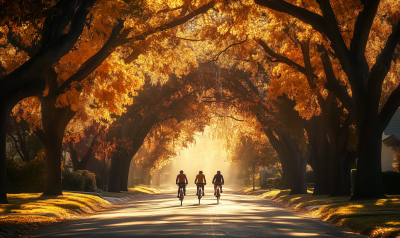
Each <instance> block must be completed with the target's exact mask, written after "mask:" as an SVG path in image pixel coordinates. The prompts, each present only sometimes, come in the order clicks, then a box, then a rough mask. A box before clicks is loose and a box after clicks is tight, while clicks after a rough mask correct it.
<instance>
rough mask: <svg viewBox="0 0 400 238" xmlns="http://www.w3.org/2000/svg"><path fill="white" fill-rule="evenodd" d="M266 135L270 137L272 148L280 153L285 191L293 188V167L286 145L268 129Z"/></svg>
mask: <svg viewBox="0 0 400 238" xmlns="http://www.w3.org/2000/svg"><path fill="white" fill-rule="evenodd" d="M264 132H265V135H266V136H267V137H268V140H269V142H270V143H271V145H272V147H273V148H274V150H275V151H276V153H278V156H279V160H280V162H281V165H282V170H283V175H282V179H283V181H284V189H291V188H292V165H291V162H290V159H289V153H288V150H287V148H286V146H285V144H284V143H283V142H282V141H280V140H279V139H278V138H276V137H275V136H274V134H273V133H272V130H271V129H270V128H268V129H267V130H265V131H264Z"/></svg>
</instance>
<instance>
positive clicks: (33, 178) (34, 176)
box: [6, 156, 46, 193]
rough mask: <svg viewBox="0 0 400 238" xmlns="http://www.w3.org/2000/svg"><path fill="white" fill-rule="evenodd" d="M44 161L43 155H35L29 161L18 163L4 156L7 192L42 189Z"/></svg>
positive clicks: (29, 191)
mask: <svg viewBox="0 0 400 238" xmlns="http://www.w3.org/2000/svg"><path fill="white" fill-rule="evenodd" d="M45 167H46V163H45V160H44V158H43V156H37V157H36V158H35V159H33V160H31V161H29V162H22V163H19V162H17V161H16V160H14V159H13V158H10V157H7V158H6V173H7V192H8V193H40V192H43V191H44V183H45V178H46V177H45V176H46V169H45Z"/></svg>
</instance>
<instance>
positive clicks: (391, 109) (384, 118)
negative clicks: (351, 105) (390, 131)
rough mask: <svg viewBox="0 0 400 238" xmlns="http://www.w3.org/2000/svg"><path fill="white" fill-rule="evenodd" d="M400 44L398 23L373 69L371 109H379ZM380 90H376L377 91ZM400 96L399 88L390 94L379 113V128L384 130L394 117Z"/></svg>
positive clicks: (370, 92) (369, 81)
mask: <svg viewBox="0 0 400 238" xmlns="http://www.w3.org/2000/svg"><path fill="white" fill-rule="evenodd" d="M399 43H400V21H399V22H398V23H397V26H396V28H395V29H394V30H393V31H392V33H391V34H390V36H389V38H388V40H387V41H386V45H385V47H384V48H383V50H382V52H381V53H380V55H379V56H378V59H377V60H376V62H375V64H374V66H372V68H371V73H370V75H369V78H368V84H367V89H368V92H367V93H368V94H367V96H368V100H370V102H371V105H370V106H371V107H376V109H377V108H378V107H379V100H380V97H381V91H382V90H381V89H382V83H383V81H384V80H385V78H386V75H387V74H388V72H389V70H390V67H391V64H392V61H393V54H394V51H395V49H396V46H397V45H398V44H399ZM377 88H378V89H379V90H376V89H377ZM399 96H400V95H399V94H398V87H397V88H396V89H395V90H394V91H393V92H392V94H390V96H389V98H388V100H387V101H386V103H385V105H383V107H382V110H381V112H380V113H379V120H380V121H379V123H380V125H379V127H380V128H381V129H382V130H384V129H385V128H386V126H387V125H388V124H389V122H390V119H391V118H392V117H393V115H394V113H395V112H396V110H397V108H398V107H399V106H400V100H399V99H400V97H399Z"/></svg>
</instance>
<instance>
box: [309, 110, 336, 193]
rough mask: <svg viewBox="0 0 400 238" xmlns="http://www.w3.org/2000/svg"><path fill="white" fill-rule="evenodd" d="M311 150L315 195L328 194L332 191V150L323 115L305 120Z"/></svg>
mask: <svg viewBox="0 0 400 238" xmlns="http://www.w3.org/2000/svg"><path fill="white" fill-rule="evenodd" d="M305 124H306V125H305V128H306V129H307V134H308V141H309V147H308V149H309V150H310V164H311V167H312V169H313V171H314V192H313V195H327V194H329V191H330V174H331V167H330V164H329V162H330V158H331V151H330V147H329V141H328V137H327V130H326V123H325V121H324V118H323V117H322V116H314V117H312V118H311V119H310V120H308V121H306V122H305Z"/></svg>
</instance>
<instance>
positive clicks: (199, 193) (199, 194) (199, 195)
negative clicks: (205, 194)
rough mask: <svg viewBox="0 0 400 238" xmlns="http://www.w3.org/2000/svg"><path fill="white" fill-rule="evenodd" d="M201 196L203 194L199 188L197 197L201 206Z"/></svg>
mask: <svg viewBox="0 0 400 238" xmlns="http://www.w3.org/2000/svg"><path fill="white" fill-rule="evenodd" d="M201 194H202V191H201V188H199V192H198V195H197V197H198V198H199V205H200V199H201Z"/></svg>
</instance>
